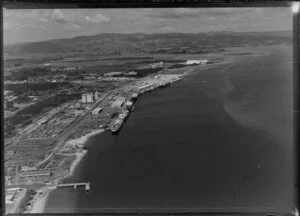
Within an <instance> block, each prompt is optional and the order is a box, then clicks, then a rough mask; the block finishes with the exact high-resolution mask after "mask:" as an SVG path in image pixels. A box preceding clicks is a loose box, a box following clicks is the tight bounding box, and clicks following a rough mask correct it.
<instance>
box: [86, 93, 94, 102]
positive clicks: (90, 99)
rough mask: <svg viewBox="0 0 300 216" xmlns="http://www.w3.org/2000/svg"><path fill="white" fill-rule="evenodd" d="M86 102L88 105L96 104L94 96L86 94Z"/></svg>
mask: <svg viewBox="0 0 300 216" xmlns="http://www.w3.org/2000/svg"><path fill="white" fill-rule="evenodd" d="M86 102H87V103H93V102H94V97H93V94H86Z"/></svg>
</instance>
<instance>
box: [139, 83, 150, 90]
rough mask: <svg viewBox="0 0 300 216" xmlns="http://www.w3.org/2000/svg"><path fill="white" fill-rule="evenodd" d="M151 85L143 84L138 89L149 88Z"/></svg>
mask: <svg viewBox="0 0 300 216" xmlns="http://www.w3.org/2000/svg"><path fill="white" fill-rule="evenodd" d="M151 86H152V85H151V84H147V85H143V86H140V87H139V90H145V89H147V88H150V87H151Z"/></svg>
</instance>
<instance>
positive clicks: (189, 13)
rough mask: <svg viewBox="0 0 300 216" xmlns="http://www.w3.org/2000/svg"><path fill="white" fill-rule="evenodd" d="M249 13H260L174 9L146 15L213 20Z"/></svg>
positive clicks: (249, 10)
mask: <svg viewBox="0 0 300 216" xmlns="http://www.w3.org/2000/svg"><path fill="white" fill-rule="evenodd" d="M249 12H261V11H256V10H254V9H252V8H206V9H205V10H203V9H199V8H176V9H170V10H168V11H163V12H161V13H156V14H155V13H152V14H148V16H149V17H154V18H162V19H183V18H204V19H209V18H211V19H213V18H214V17H220V16H224V17H226V16H227V17H231V16H236V15H240V14H245V13H249Z"/></svg>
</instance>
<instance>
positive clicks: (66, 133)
mask: <svg viewBox="0 0 300 216" xmlns="http://www.w3.org/2000/svg"><path fill="white" fill-rule="evenodd" d="M112 92H113V91H108V92H106V93H104V95H103V96H102V97H101V98H100V99H99V100H98V101H97V102H96V103H95V104H94V105H93V106H92V107H91V108H90V109H89V110H87V111H86V112H85V113H84V114H83V115H82V116H80V117H79V118H78V119H76V120H75V121H74V122H73V123H72V124H71V125H70V126H69V127H68V128H67V129H66V130H65V131H64V132H63V133H62V134H61V135H60V137H59V138H58V139H59V140H58V142H57V144H56V147H55V148H54V149H53V151H52V153H51V154H49V155H48V156H47V157H46V158H45V159H44V160H42V161H40V162H39V163H38V164H36V165H35V166H40V165H42V164H43V163H45V162H47V161H48V160H49V159H50V158H51V157H52V156H53V155H54V154H55V153H56V152H58V151H59V150H60V149H61V148H62V147H63V146H64V144H65V142H66V140H67V138H68V137H69V136H70V134H71V133H72V132H73V131H74V129H75V128H76V127H78V126H79V125H80V123H81V122H82V120H83V119H84V118H85V117H86V116H87V115H88V114H89V113H90V112H91V111H92V110H93V109H95V108H96V107H98V106H99V105H100V104H101V102H102V101H103V100H104V99H105V98H107V97H108V96H109V95H110V94H111V93H112Z"/></svg>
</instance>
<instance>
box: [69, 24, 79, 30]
mask: <svg viewBox="0 0 300 216" xmlns="http://www.w3.org/2000/svg"><path fill="white" fill-rule="evenodd" d="M71 26H72V27H73V28H75V29H80V26H79V25H78V24H73V25H71Z"/></svg>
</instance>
